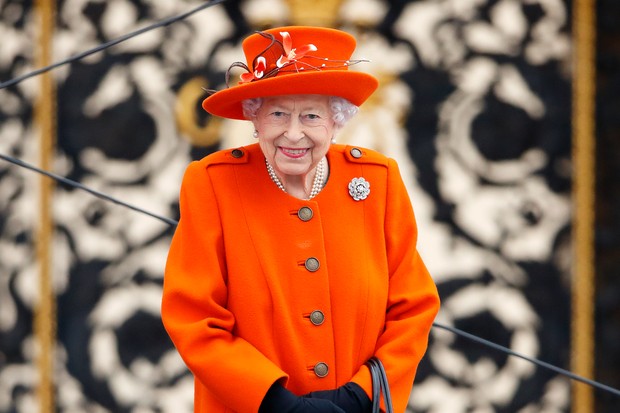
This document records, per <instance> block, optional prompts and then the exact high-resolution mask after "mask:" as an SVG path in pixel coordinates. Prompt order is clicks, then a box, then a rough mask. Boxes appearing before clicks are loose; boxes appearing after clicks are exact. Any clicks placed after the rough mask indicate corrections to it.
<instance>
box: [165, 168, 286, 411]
mask: <svg viewBox="0 0 620 413" xmlns="http://www.w3.org/2000/svg"><path fill="white" fill-rule="evenodd" d="M179 202H180V211H181V219H180V221H179V225H178V227H177V229H176V231H175V234H174V236H173V239H172V243H171V246H170V251H169V254H168V259H167V263H166V270H165V275H164V288H163V297H162V308H161V310H162V320H163V323H164V326H165V328H166V330H167V332H168V334H169V336H170V338H171V339H172V341H173V343H174V345H175V346H176V348H177V350H178V352H179V354H180V355H181V357H182V358H183V360H184V361H185V363H186V364H187V366H188V367H189V369H190V370H191V371H192V373H193V374H194V376H195V379H196V380H199V381H200V382H201V384H202V385H204V386H205V387H206V388H207V389H208V390H209V391H210V392H211V394H212V395H213V396H215V397H216V398H217V399H219V401H220V402H221V403H222V404H224V405H226V406H227V407H229V408H230V409H232V410H234V411H238V412H250V411H254V412H256V411H258V407H259V405H260V403H261V401H262V399H263V397H264V396H265V394H266V393H267V390H268V389H269V387H270V386H271V385H272V384H273V383H274V382H275V381H277V380H280V379H282V380H283V383H285V382H286V380H287V378H288V377H287V375H286V374H285V373H284V372H283V371H282V370H281V369H279V368H278V367H277V366H276V365H275V364H274V363H272V362H271V361H270V360H268V359H267V358H266V357H265V356H264V355H263V354H262V353H260V352H259V351H258V350H257V349H256V348H255V347H254V346H252V345H251V344H249V343H248V342H247V341H245V340H243V339H240V338H239V337H236V336H235V335H234V334H233V327H234V325H235V319H234V315H233V314H232V313H231V312H230V311H229V310H228V309H227V295H228V294H227V282H226V281H227V273H226V260H225V251H224V243H223V232H222V222H221V218H220V214H219V211H218V205H217V200H216V197H215V194H214V190H213V186H212V183H211V180H210V179H209V175H208V169H207V168H206V166H205V164H204V163H203V162H193V163H191V164H190V165H189V167H188V168H187V170H186V172H185V176H184V177H183V183H182V185H181V194H180V199H179ZM239 395H243V397H239Z"/></svg>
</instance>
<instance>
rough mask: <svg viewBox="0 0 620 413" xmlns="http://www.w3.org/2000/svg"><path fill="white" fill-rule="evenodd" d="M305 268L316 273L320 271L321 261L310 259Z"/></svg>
mask: <svg viewBox="0 0 620 413" xmlns="http://www.w3.org/2000/svg"><path fill="white" fill-rule="evenodd" d="M304 266H305V267H306V269H307V270H308V271H310V272H315V271H316V270H318V269H319V267H320V266H321V264H320V263H319V260H317V259H316V258H314V257H310V258H308V259H307V260H306V262H305V263H304Z"/></svg>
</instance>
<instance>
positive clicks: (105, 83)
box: [0, 0, 571, 413]
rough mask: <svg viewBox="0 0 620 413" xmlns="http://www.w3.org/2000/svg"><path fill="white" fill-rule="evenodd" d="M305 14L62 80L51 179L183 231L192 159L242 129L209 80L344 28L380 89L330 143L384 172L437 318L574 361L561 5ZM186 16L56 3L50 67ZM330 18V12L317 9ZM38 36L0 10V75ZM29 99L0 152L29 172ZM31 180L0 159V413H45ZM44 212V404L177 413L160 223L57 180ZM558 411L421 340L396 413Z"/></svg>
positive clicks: (77, 0) (167, 39)
mask: <svg viewBox="0 0 620 413" xmlns="http://www.w3.org/2000/svg"><path fill="white" fill-rule="evenodd" d="M307 3H308V2H295V1H284V0H282V1H277V0H246V1H241V2H232V1H229V2H225V3H224V4H223V5H219V6H215V7H213V8H210V9H208V10H205V11H203V12H201V13H199V14H197V15H195V16H193V17H191V18H189V19H187V20H186V21H183V22H179V23H176V24H174V25H171V26H169V27H166V28H164V29H159V30H156V31H153V32H149V33H148V34H146V35H143V36H140V37H137V38H134V39H132V40H130V41H128V42H125V43H123V44H121V45H119V46H115V47H113V48H110V49H108V50H107V51H105V52H103V53H99V54H97V55H93V56H91V57H89V58H87V59H84V60H83V61H80V62H77V63H75V64H72V65H71V66H69V67H64V68H61V69H58V70H56V71H55V72H54V75H55V78H56V80H57V82H58V88H59V89H58V97H59V99H58V153H57V156H56V164H55V172H56V173H59V174H61V175H65V176H67V177H69V178H71V179H74V180H76V181H79V182H81V183H83V184H85V185H87V186H90V187H93V188H95V189H97V190H100V191H102V192H105V193H108V194H110V195H113V196H115V197H117V198H120V199H122V200H124V201H126V202H129V203H132V204H135V205H138V206H140V207H143V208H145V209H147V210H149V211H152V212H154V213H157V214H160V215H163V216H167V217H171V218H173V219H176V218H177V217H178V216H177V214H178V211H177V207H178V205H177V202H178V188H179V185H180V181H181V177H182V173H183V171H184V169H185V166H186V165H187V164H188V163H189V162H190V161H191V160H192V159H197V158H200V157H202V156H204V155H205V154H208V153H210V152H212V151H214V150H216V149H218V148H221V147H231V146H236V145H241V144H245V143H248V142H250V141H252V138H251V128H250V126H249V125H246V124H245V123H243V122H237V121H229V120H218V119H213V118H211V117H209V116H207V115H205V114H203V113H202V112H201V110H200V109H199V99H200V97H201V94H202V91H201V87H210V88H221V87H224V72H225V70H226V69H227V68H228V65H229V64H230V62H233V61H241V60H243V57H242V54H241V51H240V42H241V40H242V39H243V37H244V36H245V35H246V34H247V33H249V32H250V31H251V30H253V29H259V28H263V27H266V26H274V25H282V24H288V23H295V24H302V23H305V22H308V23H323V24H329V25H332V26H337V27H340V28H343V29H345V30H348V31H350V32H352V33H353V34H355V35H356V37H357V38H358V39H359V45H358V49H357V52H356V57H358V58H362V57H363V58H368V59H370V60H371V62H370V63H368V64H367V65H366V66H364V67H358V68H356V69H357V70H365V71H369V72H371V73H373V74H374V75H375V76H377V77H378V78H379V79H380V81H381V87H380V89H379V90H378V91H377V93H376V94H375V95H374V96H373V97H372V99H371V100H370V101H369V102H367V104H365V105H364V107H363V108H362V111H361V113H360V114H359V115H358V116H357V117H356V118H354V119H353V120H352V121H351V122H350V124H349V125H347V127H346V129H345V130H343V131H342V133H341V134H340V135H339V136H338V137H337V139H338V140H339V141H340V142H350V143H355V144H358V145H362V146H367V147H371V148H375V149H378V150H380V151H382V152H384V153H386V154H387V155H389V156H391V157H393V158H395V159H396V160H397V161H398V163H399V166H400V169H401V173H402V174H403V176H404V178H405V181H406V184H407V187H408V188H409V190H410V194H411V197H412V200H413V203H414V208H415V210H416V216H417V219H418V223H419V228H420V251H421V254H422V256H423V257H424V259H425V260H426V262H427V265H428V266H429V268H430V270H431V273H432V274H433V276H434V278H435V280H436V281H437V283H438V286H439V289H440V294H441V297H442V302H443V306H442V310H441V312H440V315H439V317H438V321H440V322H442V323H444V324H448V325H452V326H455V327H458V328H461V329H463V330H466V331H469V332H471V333H473V334H477V335H480V336H482V337H484V338H486V339H489V340H491V341H494V342H496V343H498V344H502V345H504V346H506V347H509V348H511V349H513V350H515V351H519V352H522V353H525V354H527V355H530V356H534V357H539V358H541V359H543V360H545V361H548V362H550V363H552V364H556V365H558V366H562V367H566V366H567V357H568V352H569V349H568V335H569V314H568V302H569V294H570V289H569V284H568V281H567V272H568V269H567V265H568V264H567V257H566V254H568V252H567V244H568V241H569V239H568V225H569V217H570V207H571V205H570V198H569V194H568V189H569V185H570V180H569V169H570V133H569V126H570V125H569V119H570V96H569V92H570V88H569V82H570V73H569V65H568V58H569V47H570V37H569V33H568V28H567V26H568V22H567V13H568V9H567V5H566V4H565V3H564V2H562V1H559V0H467V1H465V0H421V1H401V2H388V1H381V0H348V1H341V2H338V1H330V2H325V4H322V5H321V7H314V10H308V4H307ZM311 3H314V2H311ZM327 3H330V4H331V6H330V5H328V4H327ZM198 4H199V2H198V1H188V2H169V1H165V0H157V1H141V0H135V1H130V0H111V1H105V2H104V1H100V0H64V1H60V2H59V3H58V17H57V18H58V29H57V30H58V31H57V34H56V36H55V38H54V45H55V51H56V52H55V53H56V59H57V60H58V59H61V58H65V57H67V56H70V55H73V54H75V53H78V52H81V51H83V50H85V49H87V48H90V47H94V46H96V45H98V44H100V43H102V42H104V41H108V40H110V39H113V38H115V37H118V36H120V35H123V34H125V33H127V32H130V31H132V30H135V28H136V27H139V26H143V25H146V24H149V23H153V22H155V21H157V20H160V19H163V18H166V17H169V16H172V15H175V14H178V13H181V12H184V11H187V10H188V9H189V8H191V7H192V6H195V5H198ZM304 4H305V6H304ZM329 7H333V10H336V12H334V13H323V14H322V13H321V11H324V10H330V9H329ZM304 8H305V9H306V10H304ZM327 19H329V20H327ZM33 24H34V19H33V11H32V5H31V4H30V3H29V2H20V1H10V0H4V1H0V38H2V39H3V47H1V48H0V74H1V76H2V80H5V79H9V78H12V77H15V76H17V75H19V74H20V73H23V72H24V71H26V70H28V69H31V68H32V67H31V66H32V61H33V56H32V55H31V53H32V50H33V44H32V42H33V40H32V39H33V32H34V26H33ZM5 39H9V40H10V41H5ZM5 44H8V45H11V46H10V47H5V46H4V45H5ZM37 87H38V86H37V83H36V81H32V80H29V81H26V82H23V83H21V84H19V85H18V86H14V87H11V88H8V89H4V90H0V151H1V152H2V153H4V154H9V155H13V156H16V157H18V158H21V159H24V160H26V161H34V160H36V152H37V147H36V146H37V144H36V139H35V136H36V135H35V134H36V131H35V130H34V129H33V128H34V127H33V125H32V102H33V100H34V97H35V96H36V93H37ZM33 163H34V162H33ZM37 179H38V177H36V176H33V174H32V173H31V172H27V171H24V170H21V169H19V168H16V167H13V166H9V165H7V164H6V163H0V333H1V339H0V340H1V341H0V412H13V411H15V412H31V411H36V410H37V409H36V400H35V390H34V389H35V385H36V379H37V376H36V365H35V362H34V358H35V343H34V338H33V332H32V316H33V311H34V310H33V309H34V303H35V301H36V288H35V286H36V267H35V264H34V250H33V237H34V235H33V234H34V228H35V226H36V214H35V204H36V197H37V194H36V183H37ZM54 219H55V226H56V231H55V236H54V286H55V291H56V292H57V297H58V351H57V356H56V357H57V371H56V372H55V375H56V378H57V404H58V410H59V411H60V412H136V413H142V412H175V413H176V412H184V411H186V412H189V411H191V406H192V396H193V394H192V392H193V386H192V380H191V377H190V376H189V374H188V373H187V370H186V369H185V366H184V365H183V363H182V361H181V359H180V358H179V356H178V355H177V353H176V352H175V350H174V348H173V347H172V345H171V343H170V341H169V340H168V338H167V336H166V334H165V332H164V330H163V328H162V326H161V321H160V319H159V302H160V298H161V282H162V277H163V268H164V264H165V257H166V254H167V249H168V245H169V241H170V237H171V234H172V231H173V228H171V227H169V226H167V225H165V224H162V223H160V222H158V221H156V220H154V219H153V218H151V217H148V216H143V215H140V214H138V213H136V212H134V211H130V210H127V209H125V208H122V207H120V206H118V205H114V204H110V203H106V202H104V201H102V200H99V199H97V198H93V197H91V196H90V195H88V194H85V193H83V192H81V191H77V190H74V189H71V188H67V187H64V186H59V187H57V189H56V192H55V201H54ZM568 405H569V388H568V382H567V380H566V379H564V378H562V377H558V376H557V375H555V374H552V373H549V372H547V371H542V370H540V369H537V368H535V367H534V366H533V365H531V364H528V363H526V362H524V361H522V360H518V359H515V358H510V357H507V356H506V355H504V354H501V353H497V352H494V351H492V350H490V349H488V348H483V347H481V346H480V345H477V344H472V343H471V342H467V341H464V339H462V338H459V337H457V336H454V335H453V334H451V333H448V332H445V331H441V330H438V329H434V330H433V331H432V334H431V345H430V347H429V351H428V354H427V357H426V358H425V360H424V362H423V364H422V365H421V366H420V369H419V373H418V377H417V380H416V384H415V386H414V390H413V392H412V396H411V403H410V409H411V411H412V412H429V413H430V412H450V413H458V412H473V411H475V412H511V413H512V412H521V413H528V412H565V411H568Z"/></svg>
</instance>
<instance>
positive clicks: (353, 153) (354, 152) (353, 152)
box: [351, 148, 362, 159]
mask: <svg viewBox="0 0 620 413" xmlns="http://www.w3.org/2000/svg"><path fill="white" fill-rule="evenodd" d="M351 156H352V157H354V158H357V159H359V158H361V157H362V151H361V149H359V148H353V149H351Z"/></svg>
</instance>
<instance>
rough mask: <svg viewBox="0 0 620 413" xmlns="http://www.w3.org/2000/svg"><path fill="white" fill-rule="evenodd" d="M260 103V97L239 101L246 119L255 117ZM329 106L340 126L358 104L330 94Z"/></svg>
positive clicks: (339, 126) (333, 117)
mask: <svg viewBox="0 0 620 413" xmlns="http://www.w3.org/2000/svg"><path fill="white" fill-rule="evenodd" d="M262 104H263V99H262V98H250V99H244V100H243V101H242V102H241V107H242V109H243V116H245V118H246V119H252V118H254V117H256V112H258V109H260V107H261V105H262ZM329 107H330V109H331V112H332V120H333V121H334V123H335V124H336V127H337V128H342V127H343V126H344V125H345V124H346V123H347V121H348V120H349V119H351V118H352V117H353V116H355V114H356V113H357V112H358V110H359V107H358V106H355V105H354V104H353V103H351V102H349V101H348V100H347V99H345V98H341V97H340V96H330V97H329Z"/></svg>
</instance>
